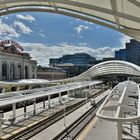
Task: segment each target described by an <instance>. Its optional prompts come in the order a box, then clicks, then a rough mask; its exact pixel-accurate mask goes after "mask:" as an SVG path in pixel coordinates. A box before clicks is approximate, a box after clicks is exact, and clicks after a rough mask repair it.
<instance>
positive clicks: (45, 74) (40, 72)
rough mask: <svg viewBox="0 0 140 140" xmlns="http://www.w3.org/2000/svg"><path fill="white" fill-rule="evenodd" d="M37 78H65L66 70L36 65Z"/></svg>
mask: <svg viewBox="0 0 140 140" xmlns="http://www.w3.org/2000/svg"><path fill="white" fill-rule="evenodd" d="M37 78H38V79H46V80H60V79H65V78H66V72H65V71H64V70H62V69H60V68H56V67H44V66H40V65H39V66H38V67H37Z"/></svg>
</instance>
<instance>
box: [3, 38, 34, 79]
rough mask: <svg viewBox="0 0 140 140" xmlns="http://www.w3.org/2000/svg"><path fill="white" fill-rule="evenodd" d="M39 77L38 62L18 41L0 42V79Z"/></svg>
mask: <svg viewBox="0 0 140 140" xmlns="http://www.w3.org/2000/svg"><path fill="white" fill-rule="evenodd" d="M34 78H37V62H36V61H35V60H31V57H30V55H29V54H28V53H24V52H23V48H22V47H21V46H20V45H19V44H18V43H16V42H14V41H11V40H5V41H2V42H0V80H16V79H34Z"/></svg>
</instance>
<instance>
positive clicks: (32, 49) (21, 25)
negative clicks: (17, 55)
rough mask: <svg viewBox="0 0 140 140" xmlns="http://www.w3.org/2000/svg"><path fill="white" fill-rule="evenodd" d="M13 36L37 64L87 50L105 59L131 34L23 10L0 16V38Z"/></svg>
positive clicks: (89, 23)
mask: <svg viewBox="0 0 140 140" xmlns="http://www.w3.org/2000/svg"><path fill="white" fill-rule="evenodd" d="M6 39H10V40H13V41H15V42H18V43H19V44H20V45H22V46H23V49H24V51H25V52H28V53H30V55H31V57H32V59H35V60H37V62H38V64H40V65H43V66H47V65H48V63H49V58H58V57H61V56H63V55H65V54H74V53H80V52H85V53H88V54H89V55H91V56H93V57H95V58H96V59H102V58H104V57H113V56H114V51H115V50H118V49H120V48H124V47H125V43H126V42H129V40H130V37H128V36H125V35H124V34H122V33H119V32H117V31H114V30H111V29H109V28H106V27H103V26H100V25H97V24H95V23H91V22H87V21H84V20H80V19H76V18H72V17H67V16H63V15H59V14H54V13H41V12H20V13H16V14H9V15H5V16H1V17H0V41H2V40H6Z"/></svg>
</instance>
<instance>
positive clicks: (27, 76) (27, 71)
mask: <svg viewBox="0 0 140 140" xmlns="http://www.w3.org/2000/svg"><path fill="white" fill-rule="evenodd" d="M25 79H29V67H28V66H25Z"/></svg>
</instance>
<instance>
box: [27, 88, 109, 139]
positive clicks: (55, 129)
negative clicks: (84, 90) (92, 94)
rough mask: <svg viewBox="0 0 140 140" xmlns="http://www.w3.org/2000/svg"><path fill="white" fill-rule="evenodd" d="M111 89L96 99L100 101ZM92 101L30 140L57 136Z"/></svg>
mask: <svg viewBox="0 0 140 140" xmlns="http://www.w3.org/2000/svg"><path fill="white" fill-rule="evenodd" d="M108 92H109V90H107V91H105V92H104V93H103V94H102V95H101V96H100V97H96V101H97V102H98V101H99V100H100V99H101V98H102V97H103V96H105V95H106V94H107V93H108ZM91 107H92V106H91V104H90V102H88V103H87V104H85V105H84V106H82V107H80V108H79V109H77V110H75V111H74V112H72V113H71V114H69V115H68V116H66V117H65V118H63V119H61V120H59V121H58V122H56V123H55V124H53V125H51V126H50V127H48V128H46V129H44V130H43V131H41V132H40V133H38V134H37V135H35V136H34V137H32V138H31V139H30V140H44V138H47V140H53V138H54V137H55V136H57V135H58V134H59V133H61V132H62V131H63V130H64V129H66V128H67V127H68V126H69V125H70V124H72V123H73V122H74V121H75V120H77V119H78V118H79V117H80V116H82V115H83V114H84V113H85V112H86V111H87V110H89V109H90V108H91Z"/></svg>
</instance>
